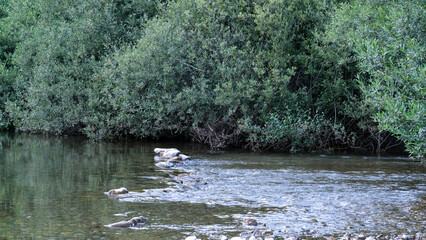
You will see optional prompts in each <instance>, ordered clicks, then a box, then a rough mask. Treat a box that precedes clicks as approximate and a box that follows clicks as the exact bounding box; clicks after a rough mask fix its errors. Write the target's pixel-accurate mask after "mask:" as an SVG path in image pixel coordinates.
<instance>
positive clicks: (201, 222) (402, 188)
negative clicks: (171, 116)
mask: <svg viewBox="0 0 426 240" xmlns="http://www.w3.org/2000/svg"><path fill="white" fill-rule="evenodd" d="M161 146H164V147H170V146H173V147H178V148H179V149H180V150H182V152H184V153H187V154H190V155H192V156H195V157H194V160H191V161H188V162H186V163H185V164H182V165H179V166H178V167H177V170H179V171H182V172H188V171H190V172H191V175H190V176H191V177H192V178H197V179H200V180H202V181H203V182H206V183H207V185H201V186H197V187H196V188H195V187H194V188H192V189H183V188H181V187H180V186H179V184H177V183H176V179H175V177H173V176H172V177H171V176H170V174H169V173H168V172H167V171H159V169H158V168H156V167H155V166H154V161H153V155H154V154H153V152H152V151H153V149H154V147H161ZM161 146H158V144H156V143H140V142H131V143H94V142H91V141H87V140H85V139H82V138H77V137H63V138H59V137H46V136H39V135H37V136H30V135H25V134H19V135H6V134H3V135H0V239H1V238H6V239H9V238H10V239H13V238H17V237H19V238H35V239H47V238H63V239H69V238H74V239H87V238H92V239H93V238H106V239H115V238H116V239H122V238H125V237H128V238H136V237H137V238H141V239H183V238H185V236H187V235H188V234H191V233H196V234H198V235H199V236H206V235H208V234H211V233H228V234H229V235H236V234H237V233H239V232H241V231H244V230H245V229H246V227H244V226H242V225H241V224H240V220H241V218H243V217H245V216H252V217H255V218H256V219H258V221H260V222H263V223H266V224H267V227H268V228H271V229H273V230H274V231H275V232H276V233H280V234H282V235H283V236H284V235H285V234H286V233H295V234H299V235H300V234H302V233H303V231H312V232H313V231H315V233H316V234H317V235H318V236H323V235H331V234H341V233H344V232H346V231H349V232H361V231H362V232H364V233H367V234H370V233H371V234H375V233H393V234H398V233H402V232H405V233H415V232H418V231H423V232H424V231H425V229H424V227H423V226H425V225H426V218H425V193H426V192H425V190H426V185H425V183H424V177H425V170H424V168H423V167H419V165H418V163H413V162H411V161H410V160H407V159H404V158H375V157H360V156H325V155H318V156H312V155H307V156H300V155H283V154H251V153H244V152H242V153H241V152H240V153H236V152H224V153H220V154H206V153H208V149H206V148H205V147H203V146H200V145H195V144H183V143H168V144H167V143H162V144H161ZM172 175H173V174H172ZM121 186H125V187H126V188H128V189H129V190H130V191H131V192H132V194H130V195H129V196H127V197H125V198H120V199H110V198H108V197H107V196H106V195H104V192H106V191H108V190H109V189H111V188H118V187H121ZM170 187H172V188H175V189H180V190H175V191H167V192H165V191H163V189H164V188H170ZM179 187H180V188H179ZM150 189H151V190H150ZM130 211H134V212H132V213H130V214H129V215H128V217H124V216H115V214H119V213H126V212H130ZM139 215H143V216H145V217H146V218H147V219H148V224H147V225H146V226H145V227H144V228H143V229H141V230H133V229H124V230H117V229H110V228H106V227H104V225H107V224H110V223H113V222H117V221H122V220H128V219H130V218H131V217H134V216H139Z"/></svg>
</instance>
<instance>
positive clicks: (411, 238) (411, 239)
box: [401, 234, 416, 240]
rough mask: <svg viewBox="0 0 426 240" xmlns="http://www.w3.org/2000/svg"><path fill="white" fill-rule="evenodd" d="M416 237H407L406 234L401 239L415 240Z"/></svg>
mask: <svg viewBox="0 0 426 240" xmlns="http://www.w3.org/2000/svg"><path fill="white" fill-rule="evenodd" d="M415 238H416V237H415V236H414V235H405V234H403V235H402V236H401V239H402V240H414V239H415Z"/></svg>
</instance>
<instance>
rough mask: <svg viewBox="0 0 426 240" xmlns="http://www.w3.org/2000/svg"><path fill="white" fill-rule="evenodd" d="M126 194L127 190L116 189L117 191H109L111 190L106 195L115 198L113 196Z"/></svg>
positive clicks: (123, 188)
mask: <svg viewBox="0 0 426 240" xmlns="http://www.w3.org/2000/svg"><path fill="white" fill-rule="evenodd" d="M126 193H129V191H128V190H127V188H125V187H122V188H117V189H111V190H109V191H108V193H107V194H108V195H110V196H115V195H118V194H126Z"/></svg>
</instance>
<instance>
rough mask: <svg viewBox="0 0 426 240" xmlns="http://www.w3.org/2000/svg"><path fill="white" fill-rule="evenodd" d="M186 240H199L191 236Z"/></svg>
mask: <svg viewBox="0 0 426 240" xmlns="http://www.w3.org/2000/svg"><path fill="white" fill-rule="evenodd" d="M185 240H197V237H196V236H189V237H186V238H185Z"/></svg>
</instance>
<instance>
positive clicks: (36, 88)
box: [0, 0, 425, 158]
mask: <svg viewBox="0 0 426 240" xmlns="http://www.w3.org/2000/svg"><path fill="white" fill-rule="evenodd" d="M424 16H425V13H424V3H423V2H421V1H415V0H410V1H404V2H403V1H398V0H393V1H373V0H360V1H346V0H333V1H326V0H255V1H246V0H238V1H232V2H226V1H221V0H213V1H203V0H185V1H184V0H176V1H144V0H134V1H127V0H92V1H84V0H77V1H67V0H59V1H56V0H31V1H30V0H16V1H10V0H0V30H1V31H0V61H1V64H0V81H1V82H0V83H1V86H0V94H1V95H0V104H1V105H0V111H1V114H0V116H1V118H0V128H7V127H9V126H11V125H13V126H15V127H16V128H17V129H19V130H27V131H35V132H51V133H56V134H66V133H80V134H85V135H87V136H89V137H90V138H93V139H105V138H119V137H126V136H135V137H139V138H148V137H153V138H158V137H192V138H193V139H194V140H197V141H200V142H204V143H207V144H209V145H210V146H211V147H213V148H224V147H229V146H247V147H250V148H252V149H255V150H256V149H269V148H273V149H277V150H288V151H304V150H307V151H316V150H324V149H335V148H355V147H356V148H365V147H368V148H373V149H374V148H375V149H376V150H380V149H382V148H386V147H383V144H384V143H383V141H385V140H386V139H388V140H386V141H387V142H386V143H385V145H386V146H391V145H392V144H393V143H395V141H392V140H390V141H389V139H391V138H388V137H389V135H390V133H389V132H391V133H393V134H395V135H396V136H399V137H400V138H401V139H403V140H404V142H405V143H406V145H407V147H408V149H409V151H410V152H411V153H412V155H413V156H417V157H420V158H421V157H422V156H424V150H423V149H425V147H424V141H423V140H422V139H423V138H424V119H425V118H424V81H422V79H423V80H424V71H425V70H424V69H425V67H424V39H425V36H424V35H425V33H424V29H425V28H424V23H425V19H424ZM377 125H378V126H377ZM378 127H379V128H378ZM422 151H423V152H422Z"/></svg>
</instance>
